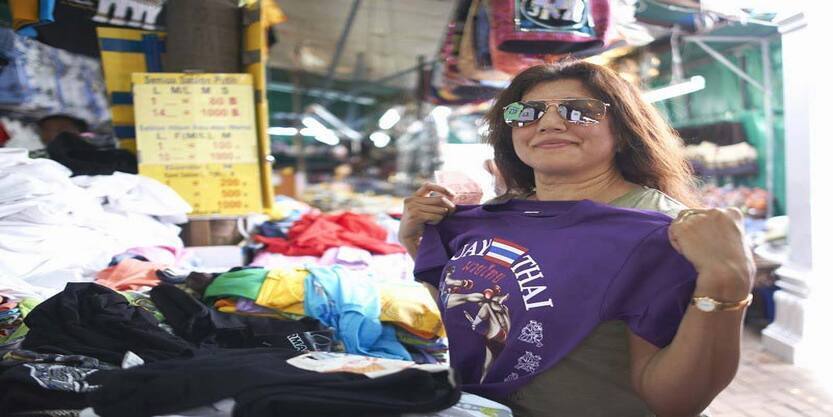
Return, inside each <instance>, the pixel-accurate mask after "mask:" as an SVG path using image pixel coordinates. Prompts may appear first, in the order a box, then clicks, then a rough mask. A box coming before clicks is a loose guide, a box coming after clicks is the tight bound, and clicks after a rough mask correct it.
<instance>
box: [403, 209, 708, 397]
mask: <svg viewBox="0 0 833 417" xmlns="http://www.w3.org/2000/svg"><path fill="white" fill-rule="evenodd" d="M670 221H671V219H670V218H669V217H667V216H665V215H662V214H658V213H651V212H645V211H639V210H629V209H619V208H613V207H609V206H606V205H602V204H597V203H593V202H591V201H588V200H583V201H571V202H533V201H525V200H510V201H508V202H506V203H502V204H497V205H491V206H459V207H458V209H457V211H456V212H455V214H454V215H453V216H450V217H448V218H446V219H445V220H444V221H443V222H441V223H440V224H438V225H436V226H431V225H428V226H426V230H425V233H424V235H423V240H422V242H421V243H420V248H419V252H418V254H417V259H416V267H415V275H416V276H417V279H420V280H422V281H425V282H428V283H431V284H433V285H435V286H436V287H437V288H438V290H439V299H438V304H439V307H440V311H441V313H442V316H443V322H444V324H445V327H446V332H447V334H448V338H449V347H450V359H451V365H452V367H454V368H455V369H456V371H457V372H459V373H460V374H461V377H462V380H463V383H464V390H466V391H467V392H473V393H475V394H478V395H484V396H487V397H493V398H498V397H502V396H505V395H507V394H508V393H510V392H512V391H514V390H515V389H517V388H518V387H520V386H522V385H524V384H526V383H528V382H529V381H530V380H531V379H532V378H534V376H535V375H537V374H538V373H540V372H543V371H544V370H546V369H547V368H549V367H551V366H552V365H554V364H555V363H557V362H558V360H560V359H561V358H563V357H564V356H566V355H567V354H568V353H569V352H570V351H571V350H572V349H573V348H575V347H576V346H577V345H578V344H579V343H580V342H581V340H582V339H583V338H584V337H586V336H587V335H588V334H589V333H590V332H591V331H592V330H593V329H594V328H595V327H596V326H597V325H598V324H599V323H600V322H602V321H605V320H613V319H620V320H624V321H626V322H627V323H628V324H629V327H630V328H631V330H632V331H633V332H634V333H636V334H638V335H639V336H641V337H643V338H644V339H646V340H648V341H649V342H651V343H653V344H655V345H657V346H660V347H662V346H665V345H667V344H668V343H670V342H671V339H673V336H674V334H675V333H676V329H677V327H678V326H679V322H680V320H681V319H682V315H683V313H684V312H685V308H686V306H687V303H688V300H689V299H690V297H691V293H692V291H693V288H694V280H695V277H696V274H695V272H694V269H693V267H692V266H691V265H690V264H689V263H688V262H687V261H686V260H685V259H684V258H683V257H682V256H681V255H679V254H678V253H677V252H676V251H674V249H673V248H672V247H671V246H670V243H669V242H668V237H667V228H668V225H669V223H670Z"/></svg>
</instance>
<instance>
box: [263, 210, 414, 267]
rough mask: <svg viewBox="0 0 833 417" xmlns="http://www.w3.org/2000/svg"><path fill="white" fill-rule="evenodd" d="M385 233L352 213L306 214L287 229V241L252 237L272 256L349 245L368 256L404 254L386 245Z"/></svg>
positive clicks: (312, 253)
mask: <svg viewBox="0 0 833 417" xmlns="http://www.w3.org/2000/svg"><path fill="white" fill-rule="evenodd" d="M387 236H388V232H387V230H385V228H383V227H381V226H379V225H378V224H376V223H375V222H374V221H373V220H372V219H370V218H369V217H367V216H363V215H360V214H355V213H350V212H346V213H342V214H331V215H321V214H306V215H304V217H302V218H301V219H300V220H298V221H297V222H295V224H294V225H292V227H291V228H290V229H289V233H288V234H287V239H284V238H279V237H265V236H260V235H255V240H256V241H258V242H260V243H263V244H265V245H266V250H267V251H269V252H272V253H282V254H284V255H288V256H321V255H323V254H324V251H326V250H327V249H330V248H333V247H340V246H351V247H356V248H361V249H365V250H367V251H369V252H371V253H377V254H390V253H404V252H405V248H403V247H402V245H399V244H396V243H387V242H386V241H385V240H386V239H387Z"/></svg>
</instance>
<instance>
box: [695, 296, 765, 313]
mask: <svg viewBox="0 0 833 417" xmlns="http://www.w3.org/2000/svg"><path fill="white" fill-rule="evenodd" d="M751 302H752V294H749V295H748V296H746V298H744V299H743V300H741V301H736V302H733V303H725V302H723V301H717V300H715V299H714V298H711V297H692V298H691V305H693V306H695V307H697V309H698V310H700V311H704V312H706V313H711V312H714V311H734V310H740V309H742V308H744V307H746V306H748V305H749V303H751Z"/></svg>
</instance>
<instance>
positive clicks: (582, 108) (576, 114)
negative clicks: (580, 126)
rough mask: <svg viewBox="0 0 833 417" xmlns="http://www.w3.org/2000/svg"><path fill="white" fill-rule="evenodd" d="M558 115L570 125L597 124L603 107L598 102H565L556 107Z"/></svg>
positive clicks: (602, 113)
mask: <svg viewBox="0 0 833 417" xmlns="http://www.w3.org/2000/svg"><path fill="white" fill-rule="evenodd" d="M558 114H560V115H561V117H562V118H564V120H566V121H568V122H570V123H598V121H599V120H601V119H602V117H604V114H605V105H604V103H602V102H601V101H598V100H584V99H582V100H567V101H564V102H562V103H560V104H559V105H558Z"/></svg>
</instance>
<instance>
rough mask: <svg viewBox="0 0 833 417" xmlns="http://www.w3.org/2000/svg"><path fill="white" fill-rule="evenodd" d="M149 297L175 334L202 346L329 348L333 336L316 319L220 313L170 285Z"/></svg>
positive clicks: (153, 291)
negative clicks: (287, 318) (285, 318)
mask: <svg viewBox="0 0 833 417" xmlns="http://www.w3.org/2000/svg"><path fill="white" fill-rule="evenodd" d="M150 299H151V300H153V304H155V305H156V308H158V309H159V311H160V312H161V313H162V314H163V315H164V316H165V321H166V322H167V323H168V324H169V325H170V326H171V327H172V328H173V329H174V332H175V333H176V334H177V335H178V336H180V337H182V338H183V339H185V340H187V341H189V342H191V343H194V344H197V345H201V346H204V347H210V345H216V346H217V347H222V348H256V347H277V348H283V349H291V350H296V351H302V352H306V351H314V350H323V351H329V350H330V349H331V348H332V347H333V343H334V342H333V340H334V339H335V335H334V333H333V330H332V329H330V328H328V327H326V326H324V325H323V324H321V322H319V321H318V320H316V319H313V318H310V317H305V318H303V319H301V320H279V319H275V318H269V317H253V316H242V315H238V314H229V313H223V312H221V311H217V310H214V309H212V308H209V307H207V306H206V305H205V304H203V303H202V302H200V301H199V300H197V299H195V298H194V297H192V296H191V295H190V294H188V293H186V292H185V291H183V290H181V289H179V288H178V287H175V286H173V285H168V284H161V285H159V286H157V287H155V288H153V289H152V290H151V291H150ZM206 345H209V346H206Z"/></svg>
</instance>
